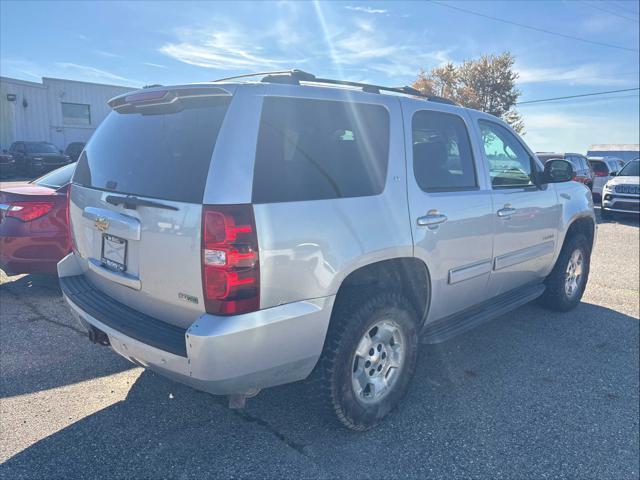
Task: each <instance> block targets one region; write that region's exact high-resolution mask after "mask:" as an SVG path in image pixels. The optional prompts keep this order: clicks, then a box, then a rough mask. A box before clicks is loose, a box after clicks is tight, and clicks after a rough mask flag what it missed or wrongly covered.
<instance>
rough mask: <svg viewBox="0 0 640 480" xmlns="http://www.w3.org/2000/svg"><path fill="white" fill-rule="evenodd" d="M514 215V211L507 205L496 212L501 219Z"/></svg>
mask: <svg viewBox="0 0 640 480" xmlns="http://www.w3.org/2000/svg"><path fill="white" fill-rule="evenodd" d="M514 213H516V209H515V208H513V207H512V206H511V205H509V204H506V205H505V206H504V207H503V208H501V209H500V210H498V216H499V217H501V218H505V217H510V216H511V215H513V214H514Z"/></svg>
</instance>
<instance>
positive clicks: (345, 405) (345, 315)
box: [318, 293, 419, 431]
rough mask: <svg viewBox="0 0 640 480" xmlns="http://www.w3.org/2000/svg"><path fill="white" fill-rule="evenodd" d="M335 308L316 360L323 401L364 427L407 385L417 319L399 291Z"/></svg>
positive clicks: (395, 400) (339, 415) (340, 415)
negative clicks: (321, 349) (321, 354)
mask: <svg viewBox="0 0 640 480" xmlns="http://www.w3.org/2000/svg"><path fill="white" fill-rule="evenodd" d="M354 303H355V302H354ZM336 308H337V310H336V312H335V314H334V318H332V325H331V326H330V329H329V333H328V336H327V341H326V343H325V349H324V353H323V356H322V359H321V360H320V364H319V365H318V367H319V382H320V387H321V391H322V396H323V402H324V403H325V405H326V406H327V407H328V408H329V409H330V410H332V411H333V413H334V414H335V415H336V416H337V418H338V420H339V421H340V422H341V423H342V424H343V425H344V426H346V427H347V428H350V429H352V430H356V431H364V430H368V429H369V428H371V427H373V426H375V425H376V424H378V423H379V422H380V421H381V420H382V419H383V418H384V417H385V416H386V415H387V414H388V413H389V412H390V411H391V410H392V409H393V408H394V407H395V406H396V405H397V404H398V403H399V402H400V400H401V399H402V397H404V395H405V394H406V392H407V390H408V388H409V384H410V382H411V378H412V377H413V373H414V371H415V367H416V357H417V351H418V327H417V326H418V323H419V318H418V315H417V314H416V312H415V310H414V308H413V307H412V306H411V303H410V302H409V301H408V300H407V299H406V298H405V297H404V296H402V295H400V294H398V293H384V294H379V295H375V296H373V297H369V298H368V300H365V301H364V303H360V304H358V305H354V306H351V307H348V306H345V307H340V306H338V307H336Z"/></svg>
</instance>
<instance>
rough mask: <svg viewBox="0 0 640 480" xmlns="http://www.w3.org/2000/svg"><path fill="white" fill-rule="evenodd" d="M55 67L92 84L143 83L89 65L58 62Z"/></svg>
mask: <svg viewBox="0 0 640 480" xmlns="http://www.w3.org/2000/svg"><path fill="white" fill-rule="evenodd" d="M55 65H56V66H57V67H59V68H61V69H62V70H67V71H69V70H70V71H72V72H74V75H75V78H76V79H78V80H85V81H91V82H117V83H125V84H129V85H131V84H135V85H140V84H141V83H142V82H137V81H135V80H131V79H129V78H126V77H122V76H120V75H116V74H115V73H111V72H107V71H106V70H102V69H100V68H96V67H91V66H89V65H79V64H77V63H71V62H56V63H55Z"/></svg>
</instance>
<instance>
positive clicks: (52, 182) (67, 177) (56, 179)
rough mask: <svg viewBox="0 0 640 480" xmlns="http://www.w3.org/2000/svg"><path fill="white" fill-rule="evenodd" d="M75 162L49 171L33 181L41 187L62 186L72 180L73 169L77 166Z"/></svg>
mask: <svg viewBox="0 0 640 480" xmlns="http://www.w3.org/2000/svg"><path fill="white" fill-rule="evenodd" d="M75 166H76V165H75V164H74V163H72V164H70V165H66V166H64V167H61V168H58V169H56V170H54V171H53V172H49V173H47V174H46V175H43V176H42V177H40V178H38V179H36V180H34V181H33V183H35V184H36V185H40V186H41V187H49V188H55V189H58V188H60V187H64V186H65V185H67V184H68V183H69V182H70V181H71V175H73V169H74V168H75Z"/></svg>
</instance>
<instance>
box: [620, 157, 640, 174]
mask: <svg viewBox="0 0 640 480" xmlns="http://www.w3.org/2000/svg"><path fill="white" fill-rule="evenodd" d="M618 176H620V177H638V176H640V161H638V160H632V161H630V162H629V163H627V164H626V165H625V166H624V168H623V169H622V170H620V173H619V174H618Z"/></svg>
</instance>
